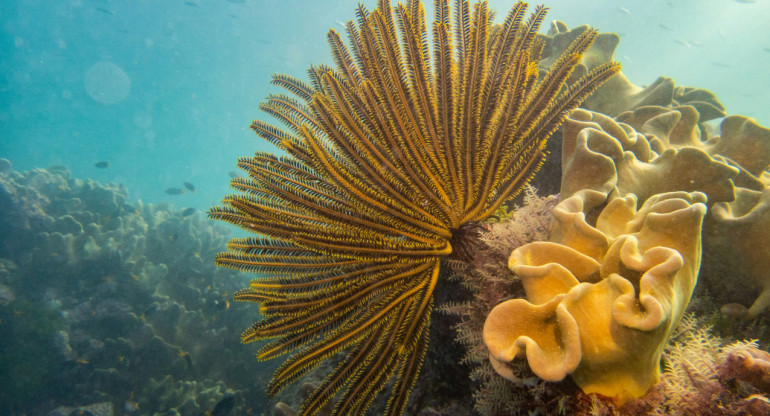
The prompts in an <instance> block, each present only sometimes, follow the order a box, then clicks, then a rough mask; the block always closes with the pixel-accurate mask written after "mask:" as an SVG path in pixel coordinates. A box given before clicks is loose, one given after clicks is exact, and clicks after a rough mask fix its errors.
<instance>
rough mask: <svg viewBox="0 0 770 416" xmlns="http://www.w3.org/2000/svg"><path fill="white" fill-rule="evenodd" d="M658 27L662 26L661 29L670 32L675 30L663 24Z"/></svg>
mask: <svg viewBox="0 0 770 416" xmlns="http://www.w3.org/2000/svg"><path fill="white" fill-rule="evenodd" d="M658 26H660V28H661V29H663V30H669V31H671V30H673V29H671V27H670V26H666V25H664V24H663V23H661V24H659V25H658Z"/></svg>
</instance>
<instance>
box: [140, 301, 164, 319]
mask: <svg viewBox="0 0 770 416" xmlns="http://www.w3.org/2000/svg"><path fill="white" fill-rule="evenodd" d="M158 309H160V304H159V303H158V302H153V303H152V304H151V305H150V306H148V307H147V309H145V310H144V312H142V316H144V317H147V316H151V315H152V314H154V313H155V312H157V311H158Z"/></svg>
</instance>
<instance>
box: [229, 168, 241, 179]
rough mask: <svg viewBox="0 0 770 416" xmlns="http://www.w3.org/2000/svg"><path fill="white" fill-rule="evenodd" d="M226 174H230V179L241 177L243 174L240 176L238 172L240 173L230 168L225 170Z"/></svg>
mask: <svg viewBox="0 0 770 416" xmlns="http://www.w3.org/2000/svg"><path fill="white" fill-rule="evenodd" d="M227 174H228V175H230V177H231V178H232V179H235V178H242V177H243V176H241V174H240V173H238V172H236V171H234V170H231V171H230V172H227Z"/></svg>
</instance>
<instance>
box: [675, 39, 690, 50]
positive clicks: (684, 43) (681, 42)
mask: <svg viewBox="0 0 770 416" xmlns="http://www.w3.org/2000/svg"><path fill="white" fill-rule="evenodd" d="M674 42H675V43H678V44H680V45H682V46H684V47H686V48H689V47H690V44H689V43H688V42H687V41H686V40H682V39H674Z"/></svg>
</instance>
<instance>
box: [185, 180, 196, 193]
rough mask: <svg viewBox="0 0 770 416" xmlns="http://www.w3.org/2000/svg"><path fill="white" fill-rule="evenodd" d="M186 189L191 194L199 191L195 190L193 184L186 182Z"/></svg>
mask: <svg viewBox="0 0 770 416" xmlns="http://www.w3.org/2000/svg"><path fill="white" fill-rule="evenodd" d="M184 187H185V188H187V190H188V191H190V192H198V190H197V189H195V185H193V184H191V183H190V182H185V183H184Z"/></svg>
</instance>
